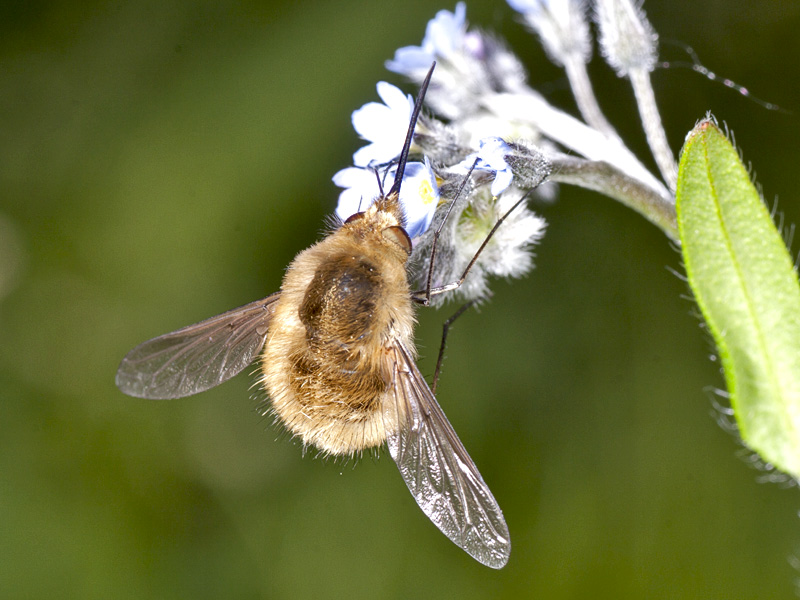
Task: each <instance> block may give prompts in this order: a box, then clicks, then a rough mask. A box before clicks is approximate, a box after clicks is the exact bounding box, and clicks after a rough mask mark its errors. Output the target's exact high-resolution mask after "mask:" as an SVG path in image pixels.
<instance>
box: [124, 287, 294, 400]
mask: <svg viewBox="0 0 800 600" xmlns="http://www.w3.org/2000/svg"><path fill="white" fill-rule="evenodd" d="M279 295H280V294H279V293H275V294H272V295H271V296H269V297H267V298H264V299H263V300H258V301H256V302H251V303H250V304H246V305H245V306H240V307H239V308H235V309H233V310H230V311H228V312H226V313H223V314H221V315H217V316H216V317H211V318H210V319H206V320H205V321H201V322H200V323H196V324H194V325H189V326H188V327H184V328H183V329H179V330H178V331H173V332H172V333H167V334H165V335H162V336H159V337H157V338H153V339H152V340H149V341H147V342H144V343H143V344H139V345H138V346H136V348H134V349H133V350H131V351H130V352H128V354H127V355H126V356H125V358H123V359H122V362H121V363H120V365H119V369H118V370H117V378H116V383H117V387H118V388H119V389H120V390H121V391H123V392H124V393H126V394H128V395H130V396H136V397H138V398H150V399H154V400H156V399H168V398H181V397H183V396H190V395H192V394H197V393H198V392H202V391H205V390H207V389H209V388H212V387H214V386H217V385H219V384H220V383H222V382H223V381H227V380H228V379H230V378H231V377H233V376H234V375H236V374H237V373H239V372H240V371H242V370H243V369H244V368H245V367H247V365H249V364H250V363H251V362H253V360H254V359H255V358H256V357H257V356H258V353H259V352H260V351H261V349H262V348H263V347H264V342H265V341H266V339H267V329H268V327H269V323H270V321H271V320H272V316H273V314H274V313H275V306H276V301H277V300H278V297H279Z"/></svg>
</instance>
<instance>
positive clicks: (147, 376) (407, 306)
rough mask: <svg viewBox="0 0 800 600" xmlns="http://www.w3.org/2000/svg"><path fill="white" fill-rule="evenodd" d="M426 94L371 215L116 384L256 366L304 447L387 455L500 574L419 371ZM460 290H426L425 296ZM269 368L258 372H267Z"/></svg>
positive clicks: (468, 480) (167, 339)
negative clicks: (414, 169)
mask: <svg viewBox="0 0 800 600" xmlns="http://www.w3.org/2000/svg"><path fill="white" fill-rule="evenodd" d="M434 66H435V64H434V65H433V66H431V69H430V71H429V72H428V75H427V77H426V79H425V81H424V83H423V84H422V88H421V90H420V93H419V96H418V98H417V101H416V104H415V106H414V111H413V115H412V117H411V123H410V125H409V128H408V133H407V136H406V140H405V144H404V146H403V150H402V153H401V155H400V160H399V163H398V166H397V174H396V176H395V181H394V183H393V185H392V187H391V189H390V190H389V192H388V193H387V194H383V193H381V195H380V196H379V197H378V198H377V199H376V200H375V201H374V203H373V204H371V205H370V206H369V207H368V208H367V209H366V210H365V211H363V212H357V213H355V214H354V215H352V216H351V217H350V218H348V219H347V220H346V221H345V222H344V224H342V226H341V227H340V228H339V229H337V230H336V231H334V232H333V233H331V234H329V235H328V236H327V237H325V238H324V239H323V240H322V241H320V242H318V243H316V244H314V245H313V246H311V247H310V248H308V249H306V250H304V251H303V252H301V253H300V254H298V255H297V257H296V258H295V259H294V261H293V262H292V263H291V265H289V268H288V269H287V270H286V275H285V276H284V278H283V284H282V285H281V290H280V291H279V292H277V293H275V294H272V295H271V296H268V297H267V298H265V299H263V300H258V301H256V302H253V303H251V304H247V305H245V306H242V307H240V308H236V309H234V310H231V311H229V312H226V313H223V314H221V315H219V316H216V317H212V318H211V319H208V320H205V321H202V322H200V323H197V324H195V325H190V326H188V327H185V328H183V329H179V330H178V331H175V332H173V333H168V334H166V335H162V336H160V337H157V338H154V339H152V340H150V341H147V342H144V343H143V344H141V345H139V346H137V347H136V348H134V349H133V350H131V351H130V352H129V353H128V354H127V355H126V356H125V358H123V359H122V363H121V364H120V366H119V370H118V371H117V377H116V383H117V387H119V389H120V390H122V391H123V392H124V393H126V394H129V395H131V396H136V397H140V398H152V399H165V398H179V397H183V396H188V395H191V394H196V393H198V392H202V391H204V390H207V389H209V388H212V387H214V386H217V385H219V384H221V383H222V382H224V381H226V380H227V379H229V378H231V377H233V376H234V375H236V374H237V373H239V372H240V371H242V370H243V369H244V368H246V367H247V366H248V365H249V364H251V363H252V362H254V361H255V360H256V359H258V360H259V361H260V368H261V375H260V379H259V383H260V384H261V385H262V386H263V387H264V389H265V390H266V392H267V394H268V395H269V397H270V399H271V401H272V409H273V410H274V412H275V414H277V416H278V418H279V419H280V420H281V421H282V422H283V424H284V425H285V426H286V428H287V429H288V430H289V431H291V432H292V434H294V435H296V436H297V437H299V438H300V439H301V440H302V441H303V444H304V445H312V446H315V447H317V448H318V449H319V450H321V451H322V452H323V453H326V454H332V455H352V454H354V453H356V452H359V451H361V450H363V449H366V448H372V447H375V446H380V445H381V444H383V442H384V441H386V442H387V445H388V447H389V453H390V454H391V456H392V459H394V461H395V463H397V467H398V468H399V469H400V473H401V475H402V476H403V479H404V480H405V482H406V485H408V488H409V490H410V491H411V494H412V495H413V496H414V499H415V500H416V501H417V504H419V506H420V508H421V509H422V511H423V512H424V513H425V514H426V515H427V516H428V518H430V520H431V521H433V523H434V524H435V525H436V526H437V527H438V528H439V529H440V530H441V531H442V532H443V533H444V534H445V535H446V536H447V537H448V538H450V539H451V540H452V541H453V542H454V543H455V544H456V545H458V546H460V547H461V548H463V549H464V550H465V551H466V552H467V553H469V554H470V555H471V556H473V557H474V558H475V559H477V560H478V561H480V562H481V563H483V564H485V565H488V566H489V567H493V568H501V567H503V566H504V565H505V564H506V562H508V557H509V553H510V551H511V543H510V539H509V535H508V527H507V526H506V523H505V520H504V518H503V513H502V511H501V510H500V507H499V506H498V504H497V501H496V500H495V499H494V496H492V493H491V491H489V488H488V487H487V485H486V483H484V481H483V478H482V477H481V475H480V473H479V472H478V469H477V467H476V466H475V463H473V462H472V459H471V458H470V457H469V454H467V451H466V450H465V449H464V446H463V445H462V444H461V441H460V440H459V439H458V436H457V435H456V433H455V431H454V430H453V428H452V426H451V425H450V423H449V422H448V421H447V418H446V417H445V415H444V413H443V412H442V409H441V408H440V407H439V404H438V403H437V402H436V398H435V397H434V396H433V393H432V392H431V390H430V388H429V387H428V384H427V383H426V381H425V379H424V378H423V376H422V374H421V373H420V372H419V370H418V369H417V366H416V364H415V362H414V360H415V356H416V350H415V347H414V340H413V334H414V324H415V319H414V307H413V302H414V301H415V300H417V301H419V302H422V303H425V301H424V299H423V300H420V294H416V295H414V294H412V293H411V290H410V287H409V283H408V279H407V274H406V263H407V261H408V258H409V255H410V254H411V250H412V245H411V240H410V238H409V236H408V234H407V233H406V230H405V229H404V225H405V217H404V214H403V209H402V207H401V205H400V202H399V194H400V185H401V183H402V179H403V173H404V169H405V165H406V162H407V160H408V154H409V148H410V146H411V142H412V139H413V135H414V127H415V125H416V121H417V117H418V116H419V113H420V110H421V107H422V100H423V98H424V96H425V92H426V90H427V86H428V83H429V82H430V78H431V75H432V73H433V68H434ZM453 287H457V286H454V285H450V286H444V288H437V289H434V290H431V289H430V285H429V289H428V290H427V292H426V294H425V296H427V299H429V298H430V295H431V294H432V293H441V292H442V291H447V290H449V289H453ZM259 355H260V358H259Z"/></svg>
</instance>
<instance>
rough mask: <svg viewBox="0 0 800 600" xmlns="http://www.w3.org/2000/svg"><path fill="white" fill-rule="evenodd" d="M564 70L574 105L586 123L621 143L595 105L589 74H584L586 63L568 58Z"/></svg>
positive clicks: (597, 105)
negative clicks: (573, 98)
mask: <svg viewBox="0 0 800 600" xmlns="http://www.w3.org/2000/svg"><path fill="white" fill-rule="evenodd" d="M564 70H565V71H566V73H567V79H569V84H570V87H571V88H572V95H573V96H574V97H575V103H576V104H577V105H578V110H579V111H580V112H581V115H582V116H583V118H584V120H585V121H586V123H587V124H589V125H590V126H592V127H594V128H595V129H597V130H598V131H601V132H602V133H604V134H605V135H606V136H608V137H610V138H613V139H615V140H618V141H621V140H620V139H619V135H618V134H617V132H616V130H615V129H614V127H612V125H611V124H610V123H609V122H608V120H607V119H606V117H605V115H604V114H603V111H602V110H600V105H599V104H598V103H597V98H596V97H595V95H594V90H593V89H592V84H591V82H590V81H589V74H588V73H587V72H586V63H584V62H583V61H581V60H578V59H577V58H574V57H570V60H565V61H564Z"/></svg>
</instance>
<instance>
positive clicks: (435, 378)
mask: <svg viewBox="0 0 800 600" xmlns="http://www.w3.org/2000/svg"><path fill="white" fill-rule="evenodd" d="M477 302H478V298H475V299H473V300H470V301H469V302H467V303H466V304H464V305H462V306H461V308H459V309H458V310H457V311H456V312H455V313H454V314H453V316H451V317H450V318H449V319H447V321H445V322H444V325H442V343H441V345H440V346H439V358H437V359H436V370H435V371H434V372H433V386H431V391H432V392H433V395H434V396H435V395H436V385H437V384H438V383H439V374H440V373H441V371H442V362H443V361H444V348H445V345H446V343H447V334H448V332H449V331H450V326H451V325H452V324H453V323H454V322H455V320H456V319H457V318H458V317H460V316H461V315H463V314H464V313H465V312H467V311H468V310H469V309H470V308H472V307H473V306H474V305H475V304H476V303H477Z"/></svg>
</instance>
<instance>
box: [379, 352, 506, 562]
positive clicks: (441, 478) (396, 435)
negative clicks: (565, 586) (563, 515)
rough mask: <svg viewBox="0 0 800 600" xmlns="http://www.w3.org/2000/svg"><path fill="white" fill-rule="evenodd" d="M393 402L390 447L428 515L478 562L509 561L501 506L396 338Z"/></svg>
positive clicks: (388, 409) (387, 411)
mask: <svg viewBox="0 0 800 600" xmlns="http://www.w3.org/2000/svg"><path fill="white" fill-rule="evenodd" d="M387 360H390V361H391V362H392V363H393V364H392V365H390V368H391V372H392V373H393V381H392V384H393V385H392V389H393V394H394V402H392V401H391V400H389V401H387V402H386V405H385V406H384V409H383V410H384V414H383V418H384V423H385V425H386V429H387V434H388V436H387V443H388V445H389V453H390V454H391V455H392V458H393V459H394V461H395V462H396V463H397V467H398V468H399V469H400V473H401V474H402V476H403V479H404V480H405V482H406V485H408V489H409V490H410V491H411V494H412V495H413V496H414V499H415V500H416V501H417V504H419V507H420V508H421V509H422V512H424V513H425V514H426V515H428V518H429V519H430V520H431V521H433V523H434V524H435V525H436V526H437V527H438V528H439V529H440V530H441V531H442V533H444V534H445V535H446V536H447V537H449V538H450V539H451V540H452V541H453V542H454V543H455V544H456V545H457V546H460V547H461V548H463V549H464V550H465V551H466V552H467V553H468V554H469V555H470V556H472V557H474V558H475V559H476V560H478V561H480V562H482V563H483V564H485V565H487V566H489V567H492V568H494V569H499V568H501V567H503V566H505V564H506V563H507V562H508V557H509V554H510V553H511V540H510V538H509V535H508V527H507V526H506V522H505V519H504V518H503V512H502V511H501V510H500V507H499V506H498V505H497V501H496V500H495V499H494V496H492V492H491V491H489V488H488V487H487V485H486V483H484V481H483V478H482V477H481V474H480V473H479V472H478V468H477V467H476V466H475V463H473V462H472V459H471V458H470V457H469V454H467V451H466V450H465V449H464V446H463V444H462V443H461V441H460V440H459V439H458V436H457V435H456V432H455V431H453V427H452V426H451V425H450V423H449V422H448V421H447V417H445V416H444V413H443V412H442V409H441V407H440V406H439V404H438V403H437V402H436V398H434V396H433V393H432V392H431V390H430V388H429V387H428V384H427V383H426V382H425V379H424V378H423V377H422V374H421V373H420V372H419V370H418V369H417V366H416V365H415V364H414V360H413V358H412V356H411V353H410V352H409V351H408V350H407V349H406V348H405V347H404V346H403V345H402V344H401V343H400V342H399V341H396V342H395V344H394V346H393V347H392V349H391V351H390V352H389V354H388V356H387Z"/></svg>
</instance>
